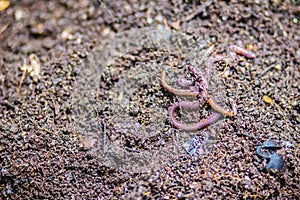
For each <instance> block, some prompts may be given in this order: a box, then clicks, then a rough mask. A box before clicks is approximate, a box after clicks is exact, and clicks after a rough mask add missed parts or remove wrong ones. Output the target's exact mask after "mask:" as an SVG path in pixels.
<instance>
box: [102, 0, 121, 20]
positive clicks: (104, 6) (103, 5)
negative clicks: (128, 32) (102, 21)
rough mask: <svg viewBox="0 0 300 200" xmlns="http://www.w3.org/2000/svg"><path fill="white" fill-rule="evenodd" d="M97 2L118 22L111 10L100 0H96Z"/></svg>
mask: <svg viewBox="0 0 300 200" xmlns="http://www.w3.org/2000/svg"><path fill="white" fill-rule="evenodd" d="M98 1H99V3H100V4H101V6H102V7H103V8H104V9H105V10H106V11H107V12H108V13H109V15H110V16H111V17H112V18H113V19H114V20H115V21H116V22H118V23H119V22H120V21H119V20H118V19H117V18H116V17H115V16H114V15H113V14H112V13H111V12H110V10H109V9H108V8H107V7H106V5H105V4H104V3H103V1H102V0H98Z"/></svg>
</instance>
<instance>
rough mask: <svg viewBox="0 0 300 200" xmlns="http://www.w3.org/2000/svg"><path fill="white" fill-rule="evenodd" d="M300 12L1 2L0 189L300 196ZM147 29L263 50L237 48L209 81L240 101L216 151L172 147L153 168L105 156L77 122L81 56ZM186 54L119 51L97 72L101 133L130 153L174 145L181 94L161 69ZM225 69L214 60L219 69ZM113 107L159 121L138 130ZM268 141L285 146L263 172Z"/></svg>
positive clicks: (290, 7) (263, 6)
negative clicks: (171, 110)
mask: <svg viewBox="0 0 300 200" xmlns="http://www.w3.org/2000/svg"><path fill="white" fill-rule="evenodd" d="M299 16H300V3H299V1H292V0H291V1H288V0H286V1H281V0H270V1H263V0H255V1H253V0H249V1H247V0H245V1H235V0H231V1H218V0H207V1H196V0H194V1H193V0H190V1H189V0H187V1H173V0H172V1H138V0H127V1H104V2H103V3H102V4H101V2H99V1H97V0H93V1H92V0H89V1H88V0H75V1H67V0H52V1H42V0H41V1H33V0H22V1H9V0H0V67H1V68H0V161H1V164H0V168H1V178H0V197H1V198H2V199H299V198H300V192H299V191H300V178H299V177H300V167H299V161H300V150H299V148H300V137H299V135H300V105H299V103H300V90H299V88H300V86H299V85H300V84H299V80H300V66H299V64H300V48H299V46H300V25H299V24H300V22H299V20H300V18H299ZM145 27H163V28H164V29H166V30H169V31H170V32H182V33H184V34H185V36H186V37H188V38H189V40H190V41H192V43H193V45H195V46H197V45H199V46H201V45H203V46H205V47H207V46H209V45H215V46H216V47H217V48H216V49H217V52H218V53H220V54H226V51H227V49H228V46H229V45H232V44H236V45H239V46H243V47H245V48H247V49H249V50H251V51H252V52H254V53H255V54H256V55H257V57H256V58H255V59H252V60H251V59H246V58H244V57H242V56H239V57H238V58H239V62H238V65H237V66H236V67H233V68H231V69H230V73H229V75H228V76H226V77H223V78H217V77H212V78H211V79H210V81H212V84H211V85H213V86H214V85H215V86H218V87H220V88H221V89H220V88H218V87H216V88H213V90H214V89H215V90H216V91H219V92H220V91H222V95H220V94H219V93H218V95H220V96H223V97H224V96H228V97H230V96H234V97H235V99H236V102H237V107H238V114H237V115H236V116H234V117H226V118H224V119H223V120H222V121H221V122H220V124H218V129H216V130H217V133H216V134H215V142H214V144H213V148H212V149H211V150H210V152H209V153H207V154H203V155H195V156H189V155H187V154H186V153H184V152H183V153H178V154H174V155H173V156H174V158H173V159H172V160H170V162H168V163H167V164H164V165H157V166H155V169H153V170H151V171H149V172H147V173H143V172H139V171H130V170H129V171H122V170H119V169H118V168H114V167H111V166H108V165H106V164H105V163H103V161H102V160H101V158H100V157H99V155H97V151H94V152H92V151H89V148H90V147H91V146H93V145H94V143H93V141H92V140H91V139H90V138H88V139H86V138H85V137H83V136H82V135H81V134H80V133H79V132H78V130H77V129H76V127H74V123H72V122H73V118H72V116H73V115H72V95H73V93H74V91H75V90H74V86H76V83H78V82H80V81H81V79H82V78H83V76H82V74H83V72H82V70H83V68H82V63H84V62H85V61H86V59H87V58H88V56H89V55H90V54H91V52H95V51H93V50H94V49H96V48H97V47H98V45H99V44H101V42H103V41H105V40H106V39H107V38H110V37H114V36H115V35H122V32H124V31H128V30H132V29H136V28H145ZM122 38H123V40H124V43H126V39H127V36H126V35H125V36H124V37H122ZM111 48H112V47H110V46H109V45H108V46H107V48H105V49H106V51H108V52H110V51H111V50H113V49H111ZM204 49H205V48H204ZM96 55H99V54H96ZM163 55H164V54H163ZM99 56H100V55H99ZM185 62H189V59H188V58H187V57H182V52H181V51H180V49H178V51H177V52H172V54H171V55H169V54H168V56H167V58H166V57H163V56H159V55H157V52H154V51H149V49H147V48H144V47H143V46H141V47H139V48H138V50H137V51H136V52H127V54H126V53H124V54H123V55H118V59H116V61H115V62H114V63H112V64H111V66H110V67H109V68H107V69H105V70H103V71H101V73H99V78H100V82H99V90H100V92H101V94H100V95H99V96H98V100H99V110H98V111H99V113H100V114H99V116H98V118H97V120H99V121H100V122H99V123H100V124H101V125H102V127H101V126H99V130H100V131H101V128H103V126H105V127H106V129H107V134H108V136H109V138H114V139H116V138H121V140H122V141H125V142H126V145H127V147H130V148H131V149H134V150H141V149H142V150H147V151H148V152H150V154H151V153H152V152H155V150H156V149H157V148H158V147H162V146H166V147H167V145H166V143H165V142H166V141H173V140H175V137H174V135H176V134H177V135H182V131H180V130H177V129H176V128H174V127H172V126H171V125H170V122H169V121H168V116H167V108H168V107H169V106H170V105H171V104H172V103H173V102H176V101H178V97H176V96H175V95H172V94H170V93H168V92H167V91H166V90H165V89H164V88H162V86H161V85H160V74H161V72H162V70H163V69H164V66H166V65H167V66H170V67H171V69H172V70H173V72H176V74H178V73H182V74H184V73H185V72H184V70H183V69H182V68H183V66H184V65H185ZM224 67H225V66H224V63H223V65H222V63H220V64H218V65H217V66H216V68H215V69H214V70H215V73H216V74H217V73H218V72H219V73H221V72H222V71H223V70H224ZM173 72H172V73H173ZM172 73H170V74H172ZM170 77H172V76H171V75H170ZM170 79H172V78H170ZM175 80H176V79H172V81H174V82H175ZM130 81H133V82H130ZM215 82H217V84H213V83H215ZM134 83H137V84H136V85H135V84H134ZM124 84H125V86H124ZM123 86H124V87H123ZM122 91H127V93H124V94H123V93H122ZM83 93H84V92H83ZM120 93H122V95H124V97H127V98H128V99H130V101H132V102H133V101H134V102H135V104H132V106H131V107H130V106H129V107H128V113H130V117H129V118H126V117H127V116H126V115H123V113H122V112H119V111H120V106H122V104H118V105H115V104H114V100H115V99H118V98H121V97H120V96H119V95H120ZM116 95H117V96H116ZM149 97H150V98H149ZM222 100H224V99H222ZM114 106H115V107H114ZM200 114H201V115H200V116H202V114H203V113H200ZM204 114H205V113H204ZM206 114H207V113H206ZM116 115H118V116H120V118H121V119H123V120H124V119H126V120H128V121H130V123H132V124H137V123H138V124H139V125H140V126H147V125H148V126H149V127H152V129H151V130H150V131H149V129H145V130H144V129H143V130H142V131H141V132H140V133H139V134H136V133H133V134H132V133H131V132H130V131H129V130H130V126H131V125H130V123H129V125H128V127H126V126H124V124H122V123H121V122H120V121H117V120H115V116H116ZM198 115H199V113H198ZM198 115H197V117H200V116H198ZM153 118H154V120H152V119H153ZM145 134H147V135H145ZM141 135H142V136H141ZM199 135H201V131H199ZM265 140H274V141H276V142H278V143H280V144H281V145H282V146H283V148H282V149H280V151H279V153H280V154H281V155H283V157H284V161H285V165H284V168H283V169H282V170H280V171H275V172H270V171H268V170H266V168H265V166H266V160H264V159H261V158H260V157H258V156H257V155H256V152H255V150H256V146H259V145H261V144H262V142H263V141H265Z"/></svg>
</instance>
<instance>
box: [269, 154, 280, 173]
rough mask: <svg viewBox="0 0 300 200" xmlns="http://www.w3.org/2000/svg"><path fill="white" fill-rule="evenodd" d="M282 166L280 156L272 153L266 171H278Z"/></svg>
mask: <svg viewBox="0 0 300 200" xmlns="http://www.w3.org/2000/svg"><path fill="white" fill-rule="evenodd" d="M283 166H284V160H283V157H282V156H281V155H280V154H277V153H274V154H272V155H271V156H270V161H269V162H268V164H267V169H268V170H280V169H282V168H283Z"/></svg>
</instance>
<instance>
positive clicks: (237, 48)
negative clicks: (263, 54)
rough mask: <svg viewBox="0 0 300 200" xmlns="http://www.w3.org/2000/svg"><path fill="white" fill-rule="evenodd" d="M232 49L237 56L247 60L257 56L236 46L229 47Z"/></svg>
mask: <svg viewBox="0 0 300 200" xmlns="http://www.w3.org/2000/svg"><path fill="white" fill-rule="evenodd" d="M229 48H230V49H232V50H233V51H234V52H236V53H237V54H240V55H243V56H245V57H247V58H255V57H256V55H255V54H254V53H252V52H250V51H248V50H246V49H244V48H242V47H239V46H236V45H231V46H230V47H229Z"/></svg>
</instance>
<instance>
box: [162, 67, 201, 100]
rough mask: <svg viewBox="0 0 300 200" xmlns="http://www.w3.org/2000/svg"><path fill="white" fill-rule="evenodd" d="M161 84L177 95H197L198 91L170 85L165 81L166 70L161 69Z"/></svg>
mask: <svg viewBox="0 0 300 200" xmlns="http://www.w3.org/2000/svg"><path fill="white" fill-rule="evenodd" d="M161 84H162V85H163V86H164V88H165V89H166V90H168V91H169V92H171V93H173V94H176V95H179V96H197V95H199V91H191V90H182V89H176V88H173V87H171V86H170V85H168V84H167V82H166V72H165V71H163V73H162V76H161Z"/></svg>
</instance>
